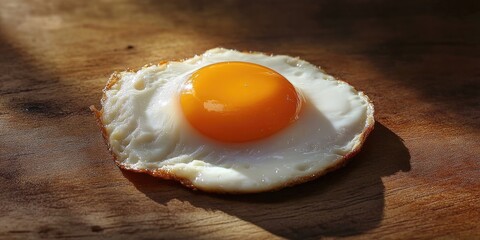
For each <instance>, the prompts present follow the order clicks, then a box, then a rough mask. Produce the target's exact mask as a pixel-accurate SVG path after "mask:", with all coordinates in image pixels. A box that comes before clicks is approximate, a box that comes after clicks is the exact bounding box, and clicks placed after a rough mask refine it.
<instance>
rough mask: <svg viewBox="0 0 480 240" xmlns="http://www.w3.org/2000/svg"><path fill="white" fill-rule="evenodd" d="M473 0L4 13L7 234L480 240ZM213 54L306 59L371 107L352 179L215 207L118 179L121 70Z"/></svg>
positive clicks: (197, 4)
mask: <svg viewBox="0 0 480 240" xmlns="http://www.w3.org/2000/svg"><path fill="white" fill-rule="evenodd" d="M479 10H480V7H479V4H478V1H470V2H468V1H463V2H462V1H354V0H341V1H250V2H247V1H240V0H239V1H222V2H216V1H195V0H191V1H185V0H182V1H147V0H141V1H135V0H131V1H129V0H125V1H107V0H102V1H61V0H55V1H43V0H32V1H20V0H2V1H0V16H1V18H0V129H1V131H0V179H1V181H0V187H1V195H0V238H1V239H26V238H27V239H28V238H73V239H81V238H104V237H109V238H118V239H126V238H129V239H156V238H178V239H184V238H203V239H212V238H213V239H216V238H239V239H243V238H248V239H257V238H258V239H261V238H263V239H267V238H272V237H279V238H289V239H317V238H322V237H325V238H336V237H347V238H353V239H355V238H359V239H377V238H393V239H399V238H400V239H402V238H403V239H412V238H434V237H445V238H447V239H448V238H460V239H473V238H477V239H479V238H480V224H479V219H480V205H479V201H480V180H479V178H480V157H479V156H480V147H479V142H480V45H479V44H480V27H479V26H480V11H479ZM217 46H223V47H227V48H235V49H240V50H256V51H264V52H272V53H277V54H288V55H293V56H300V57H301V58H303V59H305V60H308V61H310V62H312V63H314V64H317V65H321V66H322V67H323V68H324V69H325V70H326V71H327V72H329V73H331V74H333V75H335V76H337V77H339V78H341V79H344V80H346V81H348V82H350V83H351V84H352V85H354V86H355V87H357V88H358V89H360V90H362V91H365V92H366V93H367V94H368V95H369V96H370V97H371V98H372V99H373V101H374V102H375V105H376V118H377V120H378V123H377V124H376V125H375V130H374V131H373V133H372V135H371V137H370V138H369V139H368V141H367V142H366V145H365V147H364V149H363V150H362V152H361V153H360V154H359V155H358V156H357V157H355V158H354V159H353V160H352V162H350V164H348V165H347V167H345V168H343V169H341V170H339V171H337V172H335V173H332V174H329V175H327V176H325V177H322V178H320V179H319V180H317V181H314V182H311V183H308V184H304V185H301V186H297V187H293V188H290V189H286V190H282V191H279V192H275V193H267V194H257V195H246V196H216V195H210V194H203V193H200V192H194V191H190V190H187V189H185V188H183V187H182V186H180V185H179V184H176V183H172V182H169V181H163V180H158V179H155V178H152V177H149V176H146V175H143V174H134V173H128V172H122V171H120V170H119V169H118V168H117V167H115V166H114V164H113V162H112V161H111V157H110V156H109V154H108V152H107V149H106V147H105V145H104V144H103V141H102V139H101V136H100V132H99V131H98V128H97V126H96V124H95V121H94V118H93V117H92V115H91V113H90V112H89V110H88V107H89V105H91V104H96V105H97V106H98V105H99V99H100V97H101V89H102V87H103V85H104V83H105V82H106V80H107V78H108V76H109V75H110V74H111V73H112V72H113V71H114V70H122V69H125V68H127V67H140V66H142V65H144V64H146V63H151V62H153V63H154V62H158V61H160V60H164V59H167V60H168V59H181V58H187V57H190V56H193V55H194V54H199V53H202V52H203V51H205V50H207V49H209V48H213V47H217Z"/></svg>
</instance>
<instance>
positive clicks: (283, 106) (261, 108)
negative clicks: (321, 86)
mask: <svg viewBox="0 0 480 240" xmlns="http://www.w3.org/2000/svg"><path fill="white" fill-rule="evenodd" d="M180 104H181V107H182V110H183V112H184V114H185V117H186V118H187V120H188V121H189V122H190V124H191V125H192V126H193V127H194V128H196V129H197V130H198V131H200V132H201V133H203V134H204V135H206V136H208V137H210V138H213V139H216V140H219V141H223V142H246V141H251V140H256V139H261V138H265V137H267V136H270V135H272V134H274V133H276V132H278V131H279V130H281V129H283V128H285V127H286V126H288V125H289V124H290V123H292V122H293V121H295V120H296V119H297V117H298V113H299V111H300V108H301V105H302V98H301V97H300V96H299V94H298V93H297V92H296V90H295V88H294V87H293V85H292V84H291V83H290V82H289V81H288V80H287V79H286V78H285V77H283V76H282V75H280V74H279V73H277V72H275V71H274V70H272V69H269V68H266V67H264V66H261V65H257V64H253V63H246V62H222V63H216V64H212V65H209V66H206V67H203V68H201V69H199V70H198V71H196V72H194V73H193V74H192V76H191V77H190V78H189V79H188V80H187V81H186V83H185V84H184V85H183V87H182V90H181V93H180Z"/></svg>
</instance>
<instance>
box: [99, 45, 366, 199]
mask: <svg viewBox="0 0 480 240" xmlns="http://www.w3.org/2000/svg"><path fill="white" fill-rule="evenodd" d="M101 104H102V110H100V111H98V110H95V109H94V108H92V109H93V110H94V112H95V114H96V116H97V119H98V121H99V123H100V125H101V127H102V130H103V135H104V138H105V140H106V142H107V145H108V146H109V150H110V151H111V153H112V154H113V156H114V159H115V162H116V163H117V165H118V166H120V167H121V168H124V169H127V170H132V171H137V172H145V173H148V174H151V175H153V176H157V177H161V178H165V179H174V180H178V181H180V182H181V183H182V184H184V185H185V186H188V187H191V188H194V189H200V190H203V191H208V192H217V193H254V192H263V191H271V190H277V189H280V188H283V187H287V186H292V185H295V184H299V183H302V182H306V181H309V180H312V179H315V178H317V177H319V176H321V175H323V174H325V173H326V172H328V171H331V170H333V169H336V168H338V167H340V166H343V165H344V163H345V162H346V160H347V159H348V158H350V157H352V156H353V155H354V154H355V153H357V152H358V151H359V150H360V147H361V145H362V144H363V142H364V140H365V138H366V137H367V135H368V134H369V132H370V131H371V130H372V129H373V125H374V118H373V113H374V109H373V104H372V103H371V102H370V101H369V99H368V97H367V96H366V95H365V94H363V93H362V92H359V91H356V90H355V89H354V88H353V87H352V86H350V85H349V84H347V83H345V82H343V81H339V80H337V79H335V78H334V77H332V76H330V75H328V74H326V73H325V72H324V71H323V70H321V69H320V68H318V67H316V66H314V65H312V64H310V63H308V62H306V61H303V60H300V59H299V58H294V57H290V56H286V55H266V54H263V53H257V52H249V53H247V52H239V51H236V50H228V49H223V48H215V49H211V50H208V51H207V52H205V53H204V54H202V55H199V56H194V57H192V58H190V59H186V60H183V61H171V62H165V63H162V64H158V65H149V66H145V67H143V68H142V69H140V70H138V71H124V72H120V73H114V74H113V75H112V77H111V79H110V81H109V82H108V83H107V86H106V87H105V89H104V96H103V98H102V101H101Z"/></svg>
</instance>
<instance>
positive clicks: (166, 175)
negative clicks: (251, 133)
mask: <svg viewBox="0 0 480 240" xmlns="http://www.w3.org/2000/svg"><path fill="white" fill-rule="evenodd" d="M242 52H243V53H249V54H254V53H262V52H256V51H242ZM270 55H273V54H270ZM182 61H184V59H182V60H178V62H182ZM169 62H175V61H160V62H159V63H158V64H147V65H145V66H143V67H148V66H153V65H157V66H161V65H164V64H168V63H169ZM143 67H142V68H143ZM318 68H319V69H321V68H320V67H318ZM140 69H141V68H140ZM140 69H137V70H132V69H127V70H126V71H127V72H137V71H138V70H140ZM322 71H323V70H322ZM119 74H120V73H119V72H114V73H113V74H112V75H111V76H110V79H109V80H108V81H107V83H106V84H105V87H104V88H103V96H102V99H101V102H102V103H103V102H104V101H105V99H106V94H105V93H106V91H108V90H109V89H110V88H111V87H112V86H113V85H115V83H117V81H118V80H119V79H120V76H119ZM334 78H335V77H334ZM335 79H336V81H338V82H343V83H346V82H344V81H342V80H338V79H337V78H335ZM346 84H348V83H346ZM352 87H353V86H352ZM355 91H357V90H356V89H355ZM357 92H358V91H357ZM362 95H363V97H364V98H365V100H367V102H368V104H369V106H368V107H369V108H371V111H372V113H371V114H372V115H371V118H370V116H367V126H366V127H365V129H364V131H363V132H362V133H361V135H360V141H358V142H357V143H356V144H355V146H354V148H353V150H352V151H351V152H349V153H348V154H347V155H345V156H343V157H342V158H340V159H337V160H336V161H334V163H333V164H332V165H330V166H329V167H327V168H326V169H323V170H321V171H319V172H316V173H314V174H311V175H309V176H304V177H299V178H296V179H294V180H292V181H289V182H286V183H284V184H282V185H278V186H275V187H273V188H271V189H267V190H254V191H222V190H216V189H208V188H205V189H203V188H198V187H196V186H194V185H193V184H192V182H191V181H190V180H188V179H186V178H181V177H178V176H176V175H174V174H173V173H171V172H170V171H168V170H163V169H156V170H147V169H140V170H139V169H131V168H128V167H127V166H124V165H122V164H121V163H120V162H119V161H118V160H117V156H116V155H115V153H114V152H113V151H112V148H111V147H110V144H109V141H108V135H107V130H106V129H105V125H104V124H103V121H102V114H103V109H100V110H98V109H97V108H96V107H95V106H94V105H92V106H90V110H91V111H92V112H93V115H94V117H95V119H96V121H97V124H98V126H99V127H100V131H101V133H102V137H103V139H104V141H105V144H106V145H107V148H108V151H109V152H110V154H111V155H112V157H113V160H114V162H115V164H116V165H117V166H118V167H119V168H121V169H125V170H128V171H132V172H137V173H146V174H149V175H151V176H153V177H159V178H162V179H167V180H175V181H178V182H180V183H181V184H182V185H184V186H186V187H188V188H190V189H193V190H202V191H204V192H209V193H218V194H252V193H261V192H273V191H278V190H280V189H283V188H286V187H292V186H294V185H298V184H301V183H305V182H309V181H312V180H315V179H317V178H319V177H321V176H323V175H325V174H327V173H329V172H332V171H335V170H337V169H339V168H341V167H343V166H345V165H346V164H347V163H348V160H350V159H351V158H352V157H353V156H355V155H356V154H357V153H359V152H360V149H361V148H362V146H363V144H364V143H365V140H366V139H367V137H368V135H369V134H370V133H371V131H372V130H373V128H374V125H375V119H374V113H375V110H374V105H373V102H372V101H371V100H370V99H369V98H368V96H367V95H365V94H362Z"/></svg>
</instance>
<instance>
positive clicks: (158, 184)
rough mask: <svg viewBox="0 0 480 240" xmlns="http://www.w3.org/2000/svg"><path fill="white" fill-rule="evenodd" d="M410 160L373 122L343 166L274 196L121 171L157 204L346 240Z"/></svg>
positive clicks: (364, 224)
mask: <svg viewBox="0 0 480 240" xmlns="http://www.w3.org/2000/svg"><path fill="white" fill-rule="evenodd" d="M409 160H410V154H409V152H408V149H407V148H406V147H405V145H404V144H403V142H402V140H401V139H400V137H398V136H397V135H395V133H393V132H392V131H390V130H389V129H388V128H386V127H385V126H383V125H382V124H380V123H376V124H375V129H374V130H373V132H372V133H371V135H370V136H369V138H368V139H367V141H366V143H365V145H364V147H363V149H362V151H361V152H360V153H359V154H358V155H357V156H355V157H354V158H353V159H351V162H350V163H349V164H347V166H346V167H345V168H343V169H340V170H338V171H336V172H335V173H330V174H327V175H326V176H324V177H321V178H320V179H318V180H315V181H312V182H309V183H306V184H302V185H299V186H295V187H291V188H287V189H284V190H281V191H278V192H272V193H261V194H251V195H212V194H205V193H202V192H196V191H189V190H186V189H184V188H183V187H181V186H180V185H179V184H175V183H172V182H171V181H163V180H159V179H156V178H154V177H151V176H149V175H146V174H139V173H132V172H128V171H123V175H124V176H125V177H126V178H127V179H128V180H130V181H131V182H132V183H133V184H134V185H135V187H136V188H137V189H138V190H139V191H141V192H142V193H144V194H145V195H146V196H148V197H149V198H151V199H152V200H154V201H155V202H157V203H159V204H166V203H168V202H169V201H170V200H172V199H178V200H180V201H185V202H189V203H190V204H192V205H193V206H196V207H200V208H204V209H209V210H210V209H211V210H220V211H222V212H225V213H226V214H229V215H232V216H235V217H238V218H240V219H242V220H244V221H247V222H250V223H252V224H255V225H256V226H258V227H260V228H263V229H265V230H266V231H269V232H271V233H272V234H275V235H278V236H281V237H286V238H291V239H305V238H318V237H321V236H351V235H357V234H360V233H363V232H365V231H368V230H371V229H373V228H375V227H377V226H378V225H379V224H380V222H381V221H382V218H383V209H384V204H385V187H384V186H383V183H382V179H381V177H384V176H389V175H392V174H395V173H396V172H399V171H409V170H410V162H409ZM179 189H181V190H179Z"/></svg>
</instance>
